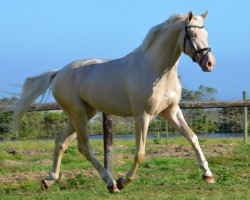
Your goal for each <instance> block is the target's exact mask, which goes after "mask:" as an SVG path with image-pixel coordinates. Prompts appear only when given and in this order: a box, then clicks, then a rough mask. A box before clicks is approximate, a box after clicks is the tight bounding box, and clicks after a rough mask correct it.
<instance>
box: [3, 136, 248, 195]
mask: <svg viewBox="0 0 250 200" xmlns="http://www.w3.org/2000/svg"><path fill="white" fill-rule="evenodd" d="M166 143H167V144H166ZM102 145H103V144H102V141H101V140H93V141H92V146H93V150H94V152H95V155H96V156H97V158H98V159H99V160H100V161H101V162H103V147H102ZM201 146H202V149H203V151H204V153H205V155H206V157H207V160H208V162H209V164H210V169H211V170H212V171H213V173H214V174H215V177H216V183H215V184H212V185H211V184H206V183H205V182H203V181H202V180H201V173H200V170H199V169H198V166H197V162H196V158H195V156H194V153H193V150H192V149H191V147H190V146H189V145H188V144H187V142H186V141H185V140H184V139H170V140H168V141H167V142H166V140H165V139H164V140H163V139H161V141H160V144H155V143H154V140H153V139H152V140H148V141H147V150H146V158H145V161H144V162H143V163H142V164H141V166H140V168H139V170H138V173H137V177H136V179H135V180H134V181H133V182H132V183H131V184H130V185H128V186H127V187H126V188H124V189H123V190H122V191H121V192H119V193H117V194H110V193H108V191H107V189H106V185H105V184H104V183H103V182H102V180H101V179H100V177H99V175H98V174H97V172H96V171H95V170H94V169H93V167H92V166H91V165H90V164H89V163H88V162H87V161H86V159H85V158H83V157H82V156H81V155H80V154H79V153H78V151H77V148H76V142H73V143H72V144H71V145H70V147H69V149H68V150H67V151H66V153H65V155H64V157H63V161H62V170H61V172H62V175H61V179H60V180H59V181H57V182H56V183H55V184H54V185H53V186H52V187H51V188H49V189H48V190H47V191H45V192H42V191H41V190H40V181H41V180H42V179H43V178H45V177H46V176H47V174H48V172H49V171H50V168H51V165H52V154H53V148H54V142H53V141H22V142H1V143H0V152H1V153H0V165H1V167H0V199H1V200H4V199H56V200H59V199H74V200H76V199H116V200H117V199H118V200H119V199H126V200H127V199H143V200H145V199H176V200H177V199H178V200H182V199H190V200H191V199H192V200H195V199H204V200H205V199H211V200H216V199H223V200H224V199H230V200H231V199H237V200H239V199H240V200H242V199H250V146H249V145H243V144H242V143H241V140H240V139H228V138H227V139H206V140H205V141H204V142H202V143H201ZM113 148H114V157H113V165H114V167H113V176H114V177H115V178H116V179H117V178H119V177H120V176H122V175H124V174H125V173H126V172H127V171H128V170H129V168H130V165H131V163H132V161H133V153H134V149H135V147H134V141H132V140H115V141H114V146H113Z"/></svg>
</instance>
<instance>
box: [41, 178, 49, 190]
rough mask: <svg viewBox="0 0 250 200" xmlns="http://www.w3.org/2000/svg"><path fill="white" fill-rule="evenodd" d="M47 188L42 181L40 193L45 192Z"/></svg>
mask: <svg viewBox="0 0 250 200" xmlns="http://www.w3.org/2000/svg"><path fill="white" fill-rule="evenodd" d="M48 188H49V187H48V186H47V184H46V182H45V180H42V182H41V190H42V191H45V190H47V189H48Z"/></svg>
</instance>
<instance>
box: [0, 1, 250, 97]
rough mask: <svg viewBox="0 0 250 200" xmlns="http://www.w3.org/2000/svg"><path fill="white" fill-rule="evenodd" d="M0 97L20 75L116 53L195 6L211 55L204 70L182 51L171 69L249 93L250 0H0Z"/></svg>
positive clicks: (189, 81) (186, 81) (189, 80)
mask: <svg viewBox="0 0 250 200" xmlns="http://www.w3.org/2000/svg"><path fill="white" fill-rule="evenodd" d="M0 3H1V6H0V24H1V31H0V74H1V78H0V98H1V97H10V95H8V94H7V93H5V92H3V91H6V92H9V93H14V94H15V93H19V92H20V90H21V88H18V87H15V86H16V84H22V83H23V81H24V80H25V78H26V77H28V76H33V75H38V74H40V73H43V72H45V71H48V70H52V69H60V68H62V67H64V66H65V65H66V64H68V63H70V62H72V61H74V60H77V59H81V58H110V59H115V58H120V57H123V56H125V55H126V54H128V53H129V52H131V51H133V50H134V49H135V48H136V47H138V46H139V45H140V44H141V42H142V40H143V39H144V37H145V35H146V34H147V32H148V30H149V29H150V28H151V27H152V26H154V25H156V24H159V23H162V22H163V21H164V20H166V19H168V18H169V16H171V15H173V14H179V13H187V12H188V11H190V10H192V11H193V12H194V13H195V14H202V13H203V12H204V11H205V10H208V12H209V14H208V17H207V19H206V21H205V26H206V30H207V31H208V32H209V38H208V39H209V45H210V47H211V48H212V53H213V55H214V56H215V58H216V68H215V70H214V71H213V72H212V73H204V72H202V71H201V69H200V67H199V66H198V65H197V64H195V63H193V62H192V61H191V59H190V58H188V57H187V56H186V55H184V54H182V56H181V59H180V64H179V68H178V74H179V75H180V76H182V85H183V87H185V88H188V89H193V90H196V89H197V88H198V87H199V86H200V85H201V84H203V85H206V86H209V87H213V88H215V89H217V90H218V94H217V99H219V100H235V99H242V91H247V92H248V94H249V95H248V96H250V77H249V75H250V64H249V58H250V26H249V19H250V16H249V8H250V1H242V2H240V3H239V1H236V0H230V1H228V0H227V1H226V0H217V1H215V0H209V1H205V0H200V1H197V0H188V1H185V0H175V1H166V0H137V1H136V0H126V1H117V0H106V1H102V0H91V1H90V0H88V1H87V0H64V1H62V0H53V1H51V0H36V1H35V0H22V1H21V0H11V1H6V0H0Z"/></svg>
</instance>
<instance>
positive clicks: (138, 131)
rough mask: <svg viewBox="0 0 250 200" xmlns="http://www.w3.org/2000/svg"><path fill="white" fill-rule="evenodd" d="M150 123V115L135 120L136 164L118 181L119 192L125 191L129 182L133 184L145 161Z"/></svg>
mask: <svg viewBox="0 0 250 200" xmlns="http://www.w3.org/2000/svg"><path fill="white" fill-rule="evenodd" d="M149 121H150V116H149V115H146V114H144V115H140V116H138V117H136V118H135V138H136V152H135V157H134V163H133V165H132V167H131V169H130V170H129V172H128V173H127V174H126V175H125V177H122V178H120V179H119V180H118V181H117V187H118V189H119V190H121V189H123V188H124V187H125V186H126V185H127V184H128V183H129V182H131V181H132V180H133V179H134V177H135V174H136V171H137V169H138V167H139V165H140V163H141V162H142V161H143V159H144V156H145V144H146V137H147V131H148V125H149Z"/></svg>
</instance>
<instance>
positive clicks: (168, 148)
mask: <svg viewBox="0 0 250 200" xmlns="http://www.w3.org/2000/svg"><path fill="white" fill-rule="evenodd" d="M234 147H235V145H228V144H225V145H223V144H220V145H202V149H203V152H204V154H205V155H206V156H219V155H225V154H230V153H232V152H233V149H234ZM126 149H127V147H125V146H121V147H118V148H117V147H116V149H115V151H119V152H123V151H125V152H127V151H126ZM94 151H95V149H94ZM97 151H98V150H97ZM23 153H25V154H26V155H34V154H39V153H40V154H43V153H45V152H44V151H42V150H39V151H38V150H34V151H31V150H27V151H24V152H23ZM164 156H166V157H195V154H194V151H193V149H192V147H183V146H181V145H174V144H171V145H151V146H148V147H147V148H146V159H149V158H152V157H164ZM127 159H133V154H132V152H131V153H130V154H125V153H124V154H121V153H117V154H116V153H115V152H114V158H113V163H114V165H121V164H123V163H124V162H123V160H127ZM29 164H33V165H34V164H37V165H43V164H51V165H52V160H48V159H44V160H41V161H34V162H32V161H16V160H4V161H3V162H2V163H1V165H4V166H13V165H29ZM80 173H83V174H84V175H85V176H87V177H88V178H91V177H93V176H95V175H97V174H98V173H97V171H96V170H95V169H94V168H90V169H77V170H68V171H63V172H62V173H61V179H62V180H63V179H69V178H73V177H75V176H76V175H77V174H80ZM47 175H48V172H47V171H42V172H41V171H40V172H36V173H35V172H22V173H14V174H10V175H0V183H3V184H15V183H19V182H22V181H24V180H35V181H41V180H43V179H44V178H45V177H46V176H47ZM247 175H248V174H247ZM248 176H249V175H248Z"/></svg>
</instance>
